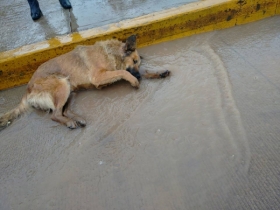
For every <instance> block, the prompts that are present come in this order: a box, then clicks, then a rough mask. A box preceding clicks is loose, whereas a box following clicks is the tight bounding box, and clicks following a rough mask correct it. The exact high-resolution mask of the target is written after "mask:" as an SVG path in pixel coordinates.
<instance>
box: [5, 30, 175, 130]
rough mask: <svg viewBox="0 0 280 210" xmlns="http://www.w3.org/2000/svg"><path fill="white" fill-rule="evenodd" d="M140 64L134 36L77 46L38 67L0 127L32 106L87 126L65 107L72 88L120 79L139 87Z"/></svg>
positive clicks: (68, 122)
mask: <svg viewBox="0 0 280 210" xmlns="http://www.w3.org/2000/svg"><path fill="white" fill-rule="evenodd" d="M140 63H141V58H140V56H139V54H138V52H137V50H136V36H135V35H132V36H130V37H129V38H128V39H127V40H126V43H122V42H120V41H118V40H108V41H100V42H96V43H95V44H94V45H92V46H78V47H77V48H76V49H74V50H73V51H71V52H69V53H66V54H64V55H61V56H58V57H56V58H54V59H51V60H49V61H47V62H46V63H44V64H42V65H41V66H39V68H38V69H37V71H36V72H35V73H34V74H33V76H32V78H31V80H30V81H29V83H28V85H27V92H26V94H25V95H24V96H23V98H22V100H21V102H20V104H19V105H18V106H17V107H16V108H15V109H13V110H11V111H9V112H8V113H6V114H4V115H3V116H2V117H0V130H1V129H3V128H5V127H7V126H8V125H9V124H10V123H11V122H12V121H13V120H14V119H16V118H17V117H19V116H20V115H21V114H23V113H25V112H27V111H28V110H30V109H31V108H32V107H34V108H37V109H42V110H51V111H52V116H51V119H52V120H54V121H57V122H59V123H62V124H64V125H66V126H67V127H68V128H72V129H73V128H77V127H78V126H82V127H83V126H85V125H86V122H85V120H84V119H82V118H81V117H79V116H77V115H76V114H74V113H73V112H71V111H70V109H68V104H69V102H70V100H71V98H72V97H73V91H76V90H79V89H89V88H91V87H96V88H101V87H103V86H106V85H109V84H111V83H114V82H116V81H118V80H121V79H124V80H126V81H128V82H129V83H130V84H131V85H132V86H133V87H136V88H138V87H139V81H138V80H139V79H140V78H141V76H140V73H139V71H138V68H139V65H140ZM169 74H170V72H169V71H164V72H163V73H147V74H146V75H143V76H144V77H146V78H164V77H166V76H168V75H169Z"/></svg>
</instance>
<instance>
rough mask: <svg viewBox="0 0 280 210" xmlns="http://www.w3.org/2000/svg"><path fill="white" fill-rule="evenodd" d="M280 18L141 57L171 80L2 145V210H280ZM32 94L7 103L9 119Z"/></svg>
mask: <svg viewBox="0 0 280 210" xmlns="http://www.w3.org/2000/svg"><path fill="white" fill-rule="evenodd" d="M279 43H280V17H273V18H269V19H266V20H262V21H259V22H255V23H252V24H248V25H243V26H237V27H234V28H231V29H226V30H222V31H216V32H211V33H206V34H201V35H197V36H192V37H188V38H184V39H180V40H175V41H172V42H167V43H162V44H158V45H154V46H150V47H146V48H143V49H140V53H141V54H142V56H143V57H144V61H143V66H142V70H144V69H150V70H152V71H155V70H159V69H169V70H171V71H172V76H171V77H170V78H167V79H165V80H143V81H142V82H141V87H140V89H139V90H135V89H133V88H132V87H131V86H130V85H129V84H127V83H126V82H120V83H117V84H114V85H112V86H110V87H108V88H105V89H103V90H92V91H84V92H80V93H79V94H78V96H77V98H76V101H75V103H74V104H73V106H72V108H73V110H74V111H75V112H77V113H78V114H80V115H82V116H85V117H86V120H87V122H88V124H87V127H86V128H83V129H77V130H68V129H67V128H66V127H64V126H61V125H58V124H57V123H56V122H53V121H51V120H50V115H49V114H48V113H44V112H33V113H31V114H30V115H27V116H24V117H22V118H20V119H19V120H17V121H16V122H15V123H13V125H11V126H10V127H8V128H7V129H5V130H3V131H2V132H1V136H0V186H1V188H0V209H1V210H10V209H20V210H22V209H28V210H33V209H34V210H37V209H54V210H57V209H73V210H74V209H98V210H101V209H104V210H107V209H118V210H124V209H135V210H138V209H139V210H140V209H143V210H149V209H160V210H164V209H166V210H170V209H182V210H185V209H207V210H209V209H210V210H212V209H213V210H216V209H227V210H232V209H238V210H240V209H244V210H245V209H246V210H247V209H275V210H276V209H279V208H280V196H279V195H280V176H279V174H280V165H279V162H280V155H279V148H280V141H279V140H280V129H279V124H280V85H279V84H280V82H279V80H280V74H279V66H280V59H279V54H280V44H279ZM24 89H25V87H19V88H15V89H11V90H6V91H1V92H0V103H1V106H0V113H4V112H5V111H7V110H9V109H11V108H12V107H13V106H15V105H16V104H17V103H18V102H19V100H20V97H21V96H22V94H23V93H24Z"/></svg>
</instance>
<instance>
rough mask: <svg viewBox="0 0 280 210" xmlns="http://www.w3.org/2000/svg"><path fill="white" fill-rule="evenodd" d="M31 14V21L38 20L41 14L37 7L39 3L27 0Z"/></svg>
mask: <svg viewBox="0 0 280 210" xmlns="http://www.w3.org/2000/svg"><path fill="white" fill-rule="evenodd" d="M28 3H29V6H30V12H31V18H32V19H33V20H38V19H39V18H40V17H41V16H42V15H43V14H42V11H41V9H40V7H39V3H38V1H37V0H28Z"/></svg>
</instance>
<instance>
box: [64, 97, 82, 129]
mask: <svg viewBox="0 0 280 210" xmlns="http://www.w3.org/2000/svg"><path fill="white" fill-rule="evenodd" d="M75 95H76V93H75V92H72V93H70V96H69V98H68V100H67V102H66V104H65V105H64V107H63V115H64V116H66V117H69V118H71V119H72V120H74V121H76V122H77V123H78V125H79V126H81V127H84V126H86V121H85V120H84V119H83V118H82V117H80V116H79V115H77V114H75V113H73V112H72V111H71V110H70V106H71V104H72V101H73V98H74V96H75Z"/></svg>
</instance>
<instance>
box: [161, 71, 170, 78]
mask: <svg viewBox="0 0 280 210" xmlns="http://www.w3.org/2000/svg"><path fill="white" fill-rule="evenodd" d="M169 75H170V71H168V70H166V71H165V72H163V73H161V74H160V75H159V76H160V78H165V77H168V76H169Z"/></svg>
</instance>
